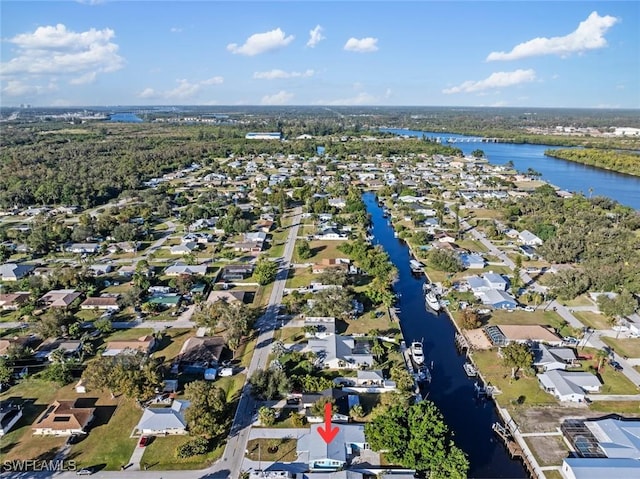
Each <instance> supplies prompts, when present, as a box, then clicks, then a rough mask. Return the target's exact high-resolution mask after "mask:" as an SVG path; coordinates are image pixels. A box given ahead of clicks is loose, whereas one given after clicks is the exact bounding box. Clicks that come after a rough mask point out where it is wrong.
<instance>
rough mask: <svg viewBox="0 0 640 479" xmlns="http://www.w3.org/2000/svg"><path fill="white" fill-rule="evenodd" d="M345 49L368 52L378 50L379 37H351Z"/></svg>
mask: <svg viewBox="0 0 640 479" xmlns="http://www.w3.org/2000/svg"><path fill="white" fill-rule="evenodd" d="M344 49H345V50H347V51H349V52H360V53H368V52H375V51H377V50H378V39H377V38H372V37H366V38H360V39H357V38H353V37H351V38H349V40H347V43H345V44H344Z"/></svg>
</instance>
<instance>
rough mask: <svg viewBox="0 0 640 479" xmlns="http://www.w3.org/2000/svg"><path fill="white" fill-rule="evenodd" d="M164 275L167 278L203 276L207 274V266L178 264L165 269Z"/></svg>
mask: <svg viewBox="0 0 640 479" xmlns="http://www.w3.org/2000/svg"><path fill="white" fill-rule="evenodd" d="M164 274H165V275H167V276H192V275H194V274H198V275H200V276H204V275H205V274H207V265H206V264H184V263H179V262H178V263H176V264H173V265H171V266H169V267H168V268H167V269H165V270H164Z"/></svg>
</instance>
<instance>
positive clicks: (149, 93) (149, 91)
mask: <svg viewBox="0 0 640 479" xmlns="http://www.w3.org/2000/svg"><path fill="white" fill-rule="evenodd" d="M158 96H159V94H158V93H157V92H156V91H155V90H154V89H153V88H145V89H144V90H142V91H141V92H140V93H138V98H157V97H158Z"/></svg>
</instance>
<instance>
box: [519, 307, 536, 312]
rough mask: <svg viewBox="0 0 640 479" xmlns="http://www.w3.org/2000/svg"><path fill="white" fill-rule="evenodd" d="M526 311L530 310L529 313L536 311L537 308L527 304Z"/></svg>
mask: <svg viewBox="0 0 640 479" xmlns="http://www.w3.org/2000/svg"><path fill="white" fill-rule="evenodd" d="M522 309H524V310H525V311H527V312H529V313H533V312H534V311H535V308H533V307H532V306H525V307H524V308H522Z"/></svg>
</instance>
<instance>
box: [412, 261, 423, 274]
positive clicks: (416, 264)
mask: <svg viewBox="0 0 640 479" xmlns="http://www.w3.org/2000/svg"><path fill="white" fill-rule="evenodd" d="M409 267H410V268H411V272H412V273H413V274H424V267H423V266H422V263H421V262H420V261H418V260H416V259H412V260H411V261H409Z"/></svg>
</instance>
